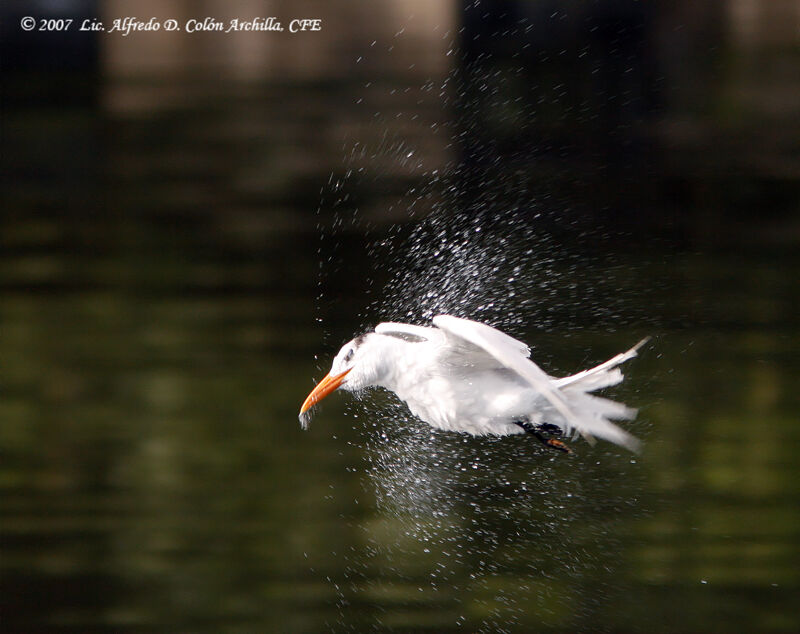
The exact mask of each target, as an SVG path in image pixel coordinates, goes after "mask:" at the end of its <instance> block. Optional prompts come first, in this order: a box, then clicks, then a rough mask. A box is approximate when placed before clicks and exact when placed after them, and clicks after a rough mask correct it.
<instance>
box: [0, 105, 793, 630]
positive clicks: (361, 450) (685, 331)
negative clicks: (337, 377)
mask: <svg viewBox="0 0 800 634" xmlns="http://www.w3.org/2000/svg"><path fill="white" fill-rule="evenodd" d="M291 97H292V96H291V93H289V94H285V95H280V96H275V97H274V99H273V101H271V102H270V103H271V104H272V105H271V106H270V108H271V110H270V111H269V115H268V116H267V115H264V116H263V117H261V116H253V112H254V110H255V108H256V107H255V106H254V100H252V99H248V98H246V97H245V98H243V99H241V100H239V101H236V102H234V103H235V107H234V108H233V109H231V106H230V105H228V106H226V107H225V108H221V107H217V106H216V105H215V104H214V102H210V103H208V104H203V105H201V106H194V107H182V108H173V109H170V108H165V109H164V110H163V112H162V114H161V115H159V116H157V117H153V116H150V115H148V116H146V117H145V116H142V115H137V114H136V113H133V114H123V115H119V114H116V115H108V116H107V117H105V118H99V119H98V117H97V115H96V113H95V111H92V112H87V111H84V110H82V109H74V110H72V111H66V112H38V113H37V112H29V113H24V114H23V113H16V114H15V113H12V114H10V115H9V126H8V130H9V143H10V144H11V147H12V148H13V149H14V151H15V152H17V154H16V156H17V159H16V161H17V162H15V164H14V165H15V167H14V168H13V170H12V171H11V172H10V173H9V174H8V176H7V177H8V178H9V179H10V181H9V182H8V183H7V185H8V188H7V190H8V196H7V202H8V207H9V209H8V211H9V213H7V214H6V215H5V216H4V219H3V220H2V225H0V228H1V229H2V245H3V249H2V253H0V307H1V312H0V553H1V556H0V597H1V598H0V625H1V626H2V629H3V630H6V631H74V632H89V631H104V632H105V631H109V632H110V631H115V632H118V631H137V632H138V631H197V632H220V631H241V632H253V631H262V632H320V631H329V630H334V631H381V630H393V631H430V632H446V631H453V632H455V631H534V630H535V631H577V630H582V631H608V632H705V631H718V632H754V631H759V632H767V631H769V632H794V631H797V630H798V629H800V618H799V617H798V610H797V600H796V597H797V596H798V593H799V592H800V572H799V571H800V547H799V546H798V544H800V452H799V451H798V448H799V447H800V442H799V441H800V426H798V414H800V392H799V391H798V389H797V386H798V385H800V360H799V359H800V354H799V353H800V313H799V312H798V309H797V306H798V304H799V303H800V287H799V286H798V284H797V279H798V278H800V259H798V257H797V255H796V254H792V253H789V252H782V251H766V250H749V251H748V250H745V251H740V252H735V253H731V252H728V253H710V254H709V253H707V254H690V253H683V252H675V251H664V252H660V251H658V250H656V251H655V252H654V251H652V250H647V251H645V250H642V249H640V250H620V253H614V254H611V255H609V254H602V253H601V254H600V255H598V254H597V253H593V254H592V255H591V256H587V257H590V260H591V262H592V266H591V271H589V270H588V269H589V268H590V267H589V266H588V265H587V267H586V269H587V270H582V269H581V265H580V263H576V262H577V260H576V258H575V257H572V258H571V259H568V260H564V261H562V260H559V259H558V258H556V259H555V260H554V261H550V262H549V263H548V265H547V266H548V279H549V280H550V286H548V287H547V291H546V292H544V291H543V292H542V296H543V300H542V302H540V303H539V304H540V305H539V309H538V310H539V312H536V310H534V309H533V308H531V307H530V306H527V305H526V306H527V308H526V310H525V311H522V312H520V313H518V314H515V315H513V319H510V320H509V322H508V323H509V324H510V326H511V329H512V331H513V333H514V334H516V335H518V336H521V337H524V338H525V339H526V341H529V342H530V343H532V344H533V347H534V350H535V353H534V356H535V358H536V359H537V360H540V361H541V363H542V365H544V366H545V368H546V369H548V370H550V371H551V372H552V373H556V374H557V373H559V372H563V373H568V372H572V371H576V370H578V369H581V368H583V367H585V366H588V365H589V364H591V363H594V362H599V361H601V360H603V359H605V358H607V357H609V356H611V355H612V354H614V353H616V352H618V351H620V350H622V349H624V348H625V347H627V346H629V345H631V344H632V343H634V342H635V341H636V340H637V339H638V338H639V337H640V336H642V335H645V334H652V335H654V340H653V341H652V343H651V344H650V346H649V347H648V349H647V350H646V351H645V352H644V354H643V355H642V357H641V358H639V359H637V360H635V361H634V362H632V363H631V364H630V365H629V368H628V372H627V377H628V378H627V379H626V382H625V384H624V385H623V386H621V387H620V388H618V389H617V390H616V392H615V395H616V396H618V397H619V398H620V399H622V400H625V401H626V402H628V403H629V404H631V405H635V406H638V407H640V408H641V415H640V417H639V419H638V420H637V421H636V422H634V423H633V424H632V429H633V431H634V432H635V433H636V434H637V435H639V436H640V437H642V438H643V440H644V443H645V450H644V452H643V454H642V455H641V456H632V455H631V454H628V453H626V452H625V451H624V450H621V449H618V448H616V447H613V446H610V445H608V444H602V443H601V444H598V445H597V446H596V447H590V446H589V445H587V444H586V443H584V442H576V443H575V449H576V453H575V455H573V456H567V457H565V456H561V455H557V456H554V455H550V454H547V453H545V452H543V451H542V449H541V447H539V446H537V445H535V444H532V443H531V442H528V441H527V440H526V439H525V438H506V439H473V438H466V437H462V436H458V435H451V434H444V433H431V431H430V430H429V429H428V428H427V427H425V426H424V425H420V424H418V423H416V422H414V421H413V420H409V419H408V418H407V417H406V416H405V415H404V413H403V410H402V409H401V408H398V407H396V406H395V405H393V404H392V402H391V399H389V398H385V397H383V396H380V395H378V396H376V397H374V398H371V399H368V400H367V401H365V402H354V401H352V399H350V398H349V397H346V396H341V395H336V396H334V397H332V398H330V399H329V400H330V403H326V406H325V408H324V409H323V410H322V412H321V413H320V414H319V415H318V416H317V417H316V418H315V420H314V421H313V423H312V426H311V429H310V431H308V432H302V431H301V430H300V428H299V425H298V423H297V418H296V416H297V410H298V407H299V404H300V403H301V401H302V399H303V398H304V396H305V395H306V393H307V392H308V390H309V389H310V387H311V386H312V384H313V379H318V378H319V377H320V376H321V375H322V374H323V373H324V372H325V370H326V368H327V366H328V363H329V358H330V357H331V356H332V354H333V353H335V351H336V350H337V349H338V346H339V345H340V343H342V342H343V341H344V340H346V339H347V338H349V337H350V336H352V335H353V334H354V333H355V331H356V330H358V328H359V327H360V326H361V325H362V322H369V321H370V320H377V319H379V318H381V317H383V316H384V315H381V314H380V311H379V310H378V309H376V308H375V306H376V304H377V305H380V300H381V297H382V293H384V292H385V293H386V294H387V295H391V292H390V291H383V290H382V285H383V284H385V283H386V282H387V280H389V279H391V276H392V271H390V270H388V269H389V268H391V267H390V266H389V264H390V263H389V262H386V261H381V260H377V259H376V258H375V257H374V256H373V255H372V254H371V253H368V252H367V251H366V249H365V247H364V244H366V243H367V242H368V241H370V240H374V239H375V236H376V235H381V234H382V232H383V233H386V232H388V231H389V229H388V225H383V226H382V228H381V227H378V228H377V229H376V228H375V226H373V225H370V227H372V228H370V229H369V232H370V233H369V235H366V234H365V233H364V231H365V229H364V228H363V227H361V226H356V227H351V228H346V227H345V228H342V227H339V228H338V229H335V228H334V229H331V228H330V225H331V222H332V221H333V219H334V218H335V217H339V218H342V217H346V213H345V211H346V205H345V207H342V206H341V205H339V207H338V208H337V210H336V213H337V214H339V215H338V216H334V215H333V211H331V210H330V209H328V210H326V209H322V210H321V211H320V213H319V214H318V215H317V214H315V213H314V210H315V209H316V207H317V206H318V205H319V204H320V202H319V201H320V191H321V186H322V184H324V183H326V182H328V174H329V173H331V172H336V171H337V170H339V169H340V164H341V160H340V159H341V155H342V148H343V147H344V146H343V142H342V139H343V138H347V134H344V135H343V136H342V133H341V130H339V128H338V127H337V126H339V125H344V124H342V122H341V119H337V118H336V117H335V116H334V117H332V116H331V115H330V111H331V109H333V110H335V102H336V100H335V98H329V100H328V101H325V102H323V103H320V104H319V105H318V106H316V107H315V106H314V105H311V106H309V105H305V106H303V107H301V106H300V105H299V104H300V103H302V104H308V103H309V100H308V99H307V97H306V98H304V99H303V100H302V102H301V101H300V100H298V101H292V98H291ZM303 108H305V110H304V109H303ZM421 112H422V116H423V117H424V116H426V114H425V112H424V108H423V109H421ZM428 115H429V116H430V117H431V118H432V119H435V118H436V116H438V115H437V113H436V112H433V113H428ZM276 121H280V122H281V123H282V125H281V126H277V125H275V124H276ZM331 121H333V123H331ZM353 125H355V126H356V128H357V127H358V125H360V124H359V122H358V121H356V122H355V123H354V124H353ZM315 126H316V127H315ZM320 130H321V131H320ZM337 130H338V132H337ZM412 132H413V131H412ZM326 135H327V136H326ZM350 138H351V139H353V138H358V134H357V133H356V134H353V135H351V136H350ZM100 139H102V141H101V140H100ZM253 139H256V140H253ZM380 143H382V141H380V140H379V141H378V142H377V145H380ZM383 143H384V149H386V148H388V150H386V152H385V154H386V156H385V158H386V164H387V165H388V166H390V167H386V168H385V171H384V172H381V174H379V176H380V177H381V178H383V181H381V178H373V179H372V180H370V179H365V180H364V181H362V183H366V185H365V186H364V187H362V188H361V189H357V188H354V190H353V192H351V193H352V195H353V196H354V197H360V203H359V205H357V206H358V207H359V209H360V212H359V213H361V214H362V215H364V216H366V217H370V213H372V214H373V216H374V217H378V216H379V215H380V210H381V209H383V208H386V209H388V208H389V207H390V204H389V203H387V202H386V197H387V196H396V197H399V196H401V194H402V192H404V191H405V190H406V189H407V187H409V186H413V184H414V179H415V178H419V175H418V174H416V175H415V174H414V172H413V170H411V171H410V172H402V173H398V174H393V173H389V172H388V170H390V169H392V168H391V165H392V164H393V162H394V158H396V157H397V156H398V155H401V154H400V152H401V151H402V152H404V150H401V149H398V148H399V147H400V146H398V145H397V144H393V142H392V141H391V139H390V141H389V142H383ZM437 151H438V150H437V149H436V146H435V144H434V147H432V148H429V149H428V150H427V151H426V152H425V157H426V160H429V161H430V162H431V165H433V166H435V165H442V164H444V163H445V162H446V157H445V158H442V157H440V156H439V157H437V155H436V152H437ZM442 152H443V153H444V154H446V152H445V151H444V150H442ZM402 156H405V154H402ZM372 167H373V168H374V165H372ZM263 174H269V175H270V176H271V178H274V180H273V181H269V179H266V181H269V182H265V179H264V178H263ZM373 183H380V187H378V186H376V185H373ZM370 187H372V189H370ZM392 187H394V188H395V190H396V192H394V193H393V192H392ZM387 190H388V192H389V193H387ZM326 192H328V194H325V195H323V196H322V198H323V200H326V196H328V198H330V196H329V192H330V188H328V189H326ZM397 192H399V193H397ZM324 204H326V203H324ZM370 209H371V210H372V211H371V212H370ZM375 210H378V211H375ZM309 211H310V213H309ZM388 213H389V212H388V211H387V214H388ZM318 225H321V226H323V227H328V229H326V234H325V235H326V236H327V237H324V238H323V239H320V231H319V228H318ZM497 231H501V229H497ZM623 251H624V252H623ZM329 257H333V258H334V259H333V260H329V259H328V258H329ZM514 258H515V259H514V260H513V261H510V262H504V263H503V265H509V266H512V268H513V265H517V264H519V265H520V266H521V273H520V272H519V271H518V274H519V275H522V276H526V275H527V276H528V277H530V278H531V279H530V280H529V281H530V285H529V286H528V287H526V288H531V287H532V288H536V287H537V286H541V287H542V288H544V285H545V281H546V280H543V279H542V280H540V279H538V278H536V271H535V270H532V269H526V268H525V267H526V260H525V258H524V254H521V255H518V256H514ZM320 264H323V265H324V266H325V267H329V268H330V271H328V272H324V273H323V274H321V273H320ZM385 269H386V270H385ZM359 271H360V272H361V274H360V275H358V274H356V273H354V272H359ZM589 273H591V275H589ZM587 279H589V280H594V281H596V282H597V284H599V285H600V288H599V289H598V290H595V291H591V292H593V293H595V294H594V295H592V296H591V297H593V298H594V300H595V301H594V303H593V302H591V301H588V300H587V301H585V302H584V299H585V296H584V295H582V294H581V293H582V292H581V293H578V292H577V291H576V290H575V289H576V288H578V289H579V290H580V289H581V288H582V287H581V284H584V283H585V280H587ZM365 280H372V283H371V284H369V285H368V284H367V283H366V282H365ZM581 280H583V282H582V281H581ZM603 280H604V282H602V281H603ZM553 281H555V282H556V283H553ZM576 285H577V287H576ZM366 290H369V291H370V292H371V294H370V295H368V296H365V295H364V292H365V291H366ZM612 291H613V293H612ZM587 292H589V291H587ZM464 293H465V294H468V289H465V290H464ZM611 294H616V296H617V303H616V304H615V306H614V310H613V311H612V312H602V311H599V312H598V310H596V309H594V308H592V307H593V306H595V305H603V303H604V302H603V299H604V297H605V296H606V295H611ZM320 295H321V296H320ZM590 299H591V298H590ZM406 301H407V306H406V307H405V308H408V307H413V301H414V299H413V298H411V297H409V298H406ZM511 303H512V304H513V301H512V302H511ZM541 304H546V305H545V306H542V305H541ZM401 308H403V307H398V304H397V298H396V297H395V304H394V305H393V307H392V310H393V312H394V313H395V314H393V315H390V316H392V317H394V316H396V314H397V313H398V312H402V310H401ZM456 308H458V307H457V306H456V307H454V309H456ZM486 314H487V316H488V317H491V318H493V319H494V320H495V323H497V320H498V313H492V311H491V310H489V311H487V312H486ZM318 320H319V321H318ZM317 356H318V358H317Z"/></svg>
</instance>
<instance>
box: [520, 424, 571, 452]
mask: <svg viewBox="0 0 800 634" xmlns="http://www.w3.org/2000/svg"><path fill="white" fill-rule="evenodd" d="M514 423H515V424H517V425H519V426H520V427H521V428H522V429H524V430H525V431H526V432H527V433H529V434H531V435H532V436H534V437H535V438H536V440H538V441H539V442H540V443H542V444H543V445H545V446H546V447H550V448H551V449H555V450H556V451H563V452H564V453H572V450H571V449H570V448H569V447H567V445H566V444H564V443H563V442H561V441H560V440H557V439H556V438H549V437H547V436H545V435H544V434H542V432H543V431H544V432H547V433H553V434H558V435H559V436H560V435H561V428H560V427H558V426H557V425H552V424H550V423H542V424H540V425H534V424H532V423H531V422H529V421H526V420H518V421H514Z"/></svg>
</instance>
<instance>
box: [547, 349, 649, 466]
mask: <svg viewBox="0 0 800 634" xmlns="http://www.w3.org/2000/svg"><path fill="white" fill-rule="evenodd" d="M648 340H649V337H648V338H647V339H642V340H641V341H640V342H639V343H637V344H636V345H635V346H634V347H633V348H631V349H630V350H628V351H627V352H622V353H620V354H618V355H616V356H615V357H613V358H611V359H609V360H608V361H606V362H605V363H601V364H600V365H598V366H596V367H594V368H590V369H588V370H584V371H583V372H578V373H577V374H573V375H572V376H568V377H565V378H563V379H558V380H556V381H555V385H556V386H557V387H558V388H559V389H560V390H561V391H562V394H563V395H564V397H565V398H566V400H567V403H568V405H569V407H570V409H572V411H573V412H574V413H575V415H576V417H577V418H578V419H580V420H581V421H582V422H583V423H584V424H583V425H582V426H581V427H580V428H577V429H575V430H574V431H576V432H578V433H580V434H581V435H582V436H584V438H586V439H587V440H589V441H592V437H593V436H596V437H598V438H603V439H604V440H608V441H610V442H613V443H616V444H618V445H622V446H623V447H627V448H628V449H630V450H631V451H634V452H638V451H639V447H640V442H639V440H638V439H637V438H636V437H634V436H632V435H631V434H629V433H628V432H626V431H625V430H624V429H622V428H621V427H619V426H617V425H615V424H614V423H613V422H611V421H612V420H632V419H634V418H635V417H636V413H637V410H635V409H633V408H631V407H628V406H626V405H625V404H623V403H618V402H617V401H612V400H610V399H607V398H603V397H600V396H594V395H593V394H589V392H593V391H595V390H599V389H602V388H604V387H611V386H612V385H617V384H618V383H619V382H620V381H622V379H623V374H622V371H621V370H620V369H619V368H618V367H616V366H618V365H620V364H621V363H624V362H625V361H628V360H629V359H632V358H633V357H635V356H636V355H637V352H638V350H639V348H641V347H642V346H643V345H644V344H645V343H647V341H648ZM564 423H565V424H566V421H564ZM566 431H567V432H569V431H572V430H571V429H570V428H569V427H567V429H566Z"/></svg>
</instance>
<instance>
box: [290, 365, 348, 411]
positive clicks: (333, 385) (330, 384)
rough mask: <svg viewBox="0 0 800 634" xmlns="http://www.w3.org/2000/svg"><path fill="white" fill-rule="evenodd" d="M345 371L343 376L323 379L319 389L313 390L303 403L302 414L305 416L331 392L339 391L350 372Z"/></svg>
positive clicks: (318, 384) (338, 375) (329, 376)
mask: <svg viewBox="0 0 800 634" xmlns="http://www.w3.org/2000/svg"><path fill="white" fill-rule="evenodd" d="M352 369H353V368H350V369H349V370H345V371H344V372H342V373H341V374H336V375H333V376H331V375H330V374H328V376H326V377H325V378H324V379H322V380H321V381H320V382H319V383H317V387H315V388H314V389H313V390H311V394H309V395H308V396H307V397H306V400H305V401H303V405H302V407H300V413H301V414H305V413H306V412H307V411H308V410H310V409H311V408H312V407H314V405H316V404H317V403H319V402H320V401H321V400H322V399H323V398H325V397H326V396H328V394H330V393H331V392H333V391H335V390H336V389H338V387H339V386H340V385H341V384H342V381H344V377H345V376H346V375H347V373H348V372H350V370H352Z"/></svg>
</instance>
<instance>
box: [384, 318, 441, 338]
mask: <svg viewBox="0 0 800 634" xmlns="http://www.w3.org/2000/svg"><path fill="white" fill-rule="evenodd" d="M375 332H376V333H378V334H379V335H388V336H390V337H399V338H400V339H411V340H412V341H436V340H439V339H442V332H441V331H440V330H437V329H436V328H431V327H429V326H413V325H412V324H401V323H397V322H394V321H385V322H383V323H382V324H378V325H377V326H375Z"/></svg>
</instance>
